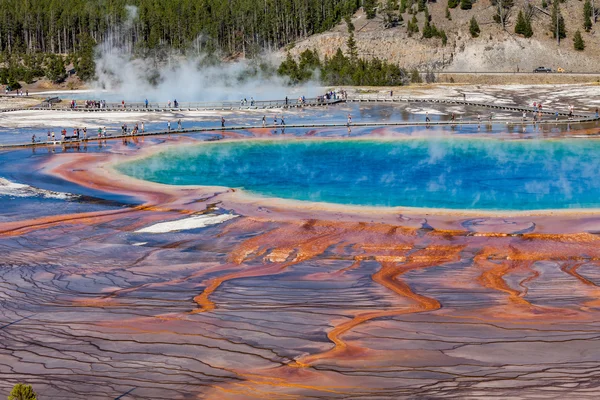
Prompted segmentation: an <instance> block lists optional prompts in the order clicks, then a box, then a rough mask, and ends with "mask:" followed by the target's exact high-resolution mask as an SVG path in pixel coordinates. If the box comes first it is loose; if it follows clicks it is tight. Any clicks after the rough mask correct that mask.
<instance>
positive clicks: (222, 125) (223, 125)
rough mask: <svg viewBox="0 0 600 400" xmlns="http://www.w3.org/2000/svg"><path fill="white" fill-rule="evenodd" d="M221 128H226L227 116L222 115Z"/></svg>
mask: <svg viewBox="0 0 600 400" xmlns="http://www.w3.org/2000/svg"><path fill="white" fill-rule="evenodd" d="M221 128H225V118H224V117H221Z"/></svg>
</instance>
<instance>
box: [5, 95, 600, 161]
mask: <svg viewBox="0 0 600 400" xmlns="http://www.w3.org/2000/svg"><path fill="white" fill-rule="evenodd" d="M403 102H404V103H430V104H449V105H450V104H453V105H463V106H472V107H479V108H483V109H495V110H501V111H511V112H519V113H521V112H524V113H532V112H534V109H533V107H528V106H518V105H507V104H494V103H483V102H472V101H465V100H454V99H429V98H408V97H400V96H395V97H394V96H390V97H387V96H368V95H366V96H356V97H352V98H348V99H331V100H320V99H316V98H313V99H306V102H305V103H303V104H299V103H298V102H297V101H294V102H292V101H289V100H288V102H287V104H286V101H285V100H271V101H256V102H254V104H250V102H248V104H243V105H241V104H240V103H239V102H237V103H236V102H220V103H181V104H179V107H178V108H173V107H171V108H168V104H154V106H152V105H149V107H148V108H145V104H144V103H130V104H125V107H123V106H122V104H117V103H107V105H106V107H105V108H85V107H84V106H80V105H78V106H77V107H76V108H59V107H56V106H53V107H52V108H44V107H32V108H27V109H25V110H45V111H50V110H52V111H73V112H105V111H113V112H114V111H122V112H127V111H130V112H134V111H137V112H168V111H171V112H178V111H179V112H185V111H196V110H198V111H200V110H252V109H268V108H291V107H314V106H327V105H335V104H339V103H403ZM163 106H165V107H166V108H163ZM140 107H141V108H140ZM20 110H23V109H20ZM3 111H4V112H10V111H17V110H3ZM535 111H537V110H535ZM541 113H542V114H545V115H552V116H555V115H558V117H560V118H563V119H547V120H543V121H537V122H534V121H533V120H532V119H528V120H526V121H521V120H520V119H512V120H498V119H494V120H493V123H500V122H501V123H504V122H506V124H511V125H535V124H537V125H558V124H560V125H565V124H573V123H585V122H593V121H599V120H600V119H599V118H598V117H597V116H596V115H595V114H590V113H573V115H572V116H571V119H564V118H566V117H569V114H568V113H567V112H564V111H560V112H556V111H555V110H548V109H546V110H542V111H541ZM490 123H491V122H490V121H488V120H487V118H483V119H477V120H462V119H459V120H456V121H430V122H426V121H420V122H415V121H398V122H364V123H352V124H351V125H350V126H348V124H345V123H314V124H310V123H309V124H292V125H286V126H282V125H267V126H264V127H263V126H262V125H260V126H248V125H240V126H226V127H225V128H222V127H221V126H215V127H203V128H191V129H182V130H175V129H173V130H171V131H153V132H144V133H138V134H136V135H135V136H136V137H141V136H158V135H169V134H190V133H203V132H206V133H210V132H216V133H219V132H221V131H225V130H227V131H240V130H251V129H263V128H264V129H277V130H281V129H282V128H283V129H290V128H342V127H349V128H361V127H383V126H391V127H396V126H463V125H471V126H473V125H476V126H479V125H489V124H490ZM131 137H132V135H131V134H124V135H123V134H117V135H109V136H107V137H96V136H95V135H94V136H92V135H90V136H88V138H87V139H85V140H83V139H75V138H67V140H65V141H64V142H62V141H61V140H55V141H43V140H40V141H36V142H35V143H32V142H29V143H20V144H4V145H3V144H0V149H7V148H19V147H30V146H44V145H66V144H73V143H83V142H94V141H100V140H107V139H120V138H131ZM219 138H220V137H219V136H216V137H215V139H219Z"/></svg>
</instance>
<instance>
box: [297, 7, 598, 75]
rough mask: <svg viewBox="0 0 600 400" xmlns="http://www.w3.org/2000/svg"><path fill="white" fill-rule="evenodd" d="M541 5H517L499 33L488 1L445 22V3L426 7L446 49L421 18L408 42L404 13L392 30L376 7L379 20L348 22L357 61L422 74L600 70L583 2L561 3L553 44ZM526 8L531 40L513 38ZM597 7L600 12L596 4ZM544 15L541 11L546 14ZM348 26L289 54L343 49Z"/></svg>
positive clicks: (362, 18) (360, 18) (419, 16)
mask: <svg viewBox="0 0 600 400" xmlns="http://www.w3.org/2000/svg"><path fill="white" fill-rule="evenodd" d="M542 1H543V0H532V1H529V2H526V0H516V1H515V5H514V7H513V8H512V9H511V14H510V16H509V18H508V22H507V24H506V29H505V30H503V29H502V28H501V26H500V24H498V23H496V22H495V21H494V15H495V14H496V10H497V8H496V7H495V6H494V5H493V4H492V3H491V1H490V0H479V1H477V2H475V3H473V8H472V9H471V10H462V9H461V8H460V7H457V8H454V9H450V15H451V19H450V20H449V19H448V18H447V17H446V6H447V4H448V3H447V0H439V1H438V2H431V3H428V9H429V13H430V14H431V22H432V23H433V24H435V26H436V27H437V28H438V29H443V30H444V31H445V32H446V34H447V37H448V41H447V44H446V46H443V45H442V41H441V39H439V38H430V39H425V38H423V37H422V33H421V32H422V31H423V29H422V28H423V24H424V22H425V15H424V13H423V12H420V13H418V14H417V20H418V26H419V33H415V34H413V35H412V37H409V35H408V32H407V23H408V21H410V20H411V19H412V15H410V14H408V12H406V13H404V14H402V18H403V22H401V23H400V25H398V26H396V27H393V28H386V27H385V26H384V18H383V16H382V14H383V12H382V11H381V9H382V8H383V4H380V5H379V9H378V13H377V16H376V17H375V18H373V19H367V18H366V15H365V13H364V12H363V10H362V9H361V10H359V11H358V12H357V13H356V14H355V15H354V16H353V18H352V21H353V23H354V25H355V27H356V31H355V33H354V35H355V39H356V42H357V47H358V53H359V55H360V56H361V57H366V58H371V57H378V58H381V59H386V60H389V61H392V62H397V63H399V64H400V66H402V67H405V68H408V69H412V68H418V69H420V70H426V69H433V70H436V71H440V70H444V71H458V72H483V71H492V72H514V71H517V69H518V70H519V71H521V72H523V71H526V72H528V71H532V70H533V69H534V68H536V67H539V66H545V67H550V68H553V69H556V68H559V67H561V68H564V69H565V70H566V71H569V72H598V71H600V18H599V19H598V23H597V24H594V25H593V26H592V29H591V31H590V32H585V30H584V29H583V22H584V17H583V5H584V2H583V1H579V0H566V1H565V2H564V3H561V4H560V7H561V13H562V15H563V17H564V20H565V27H566V32H567V37H566V39H563V40H562V41H561V43H560V45H557V43H556V39H554V38H553V36H552V32H551V31H550V25H551V17H550V13H551V11H552V6H551V5H549V6H548V7H547V8H546V9H544V8H543V6H542ZM527 4H531V5H532V6H535V7H537V8H535V12H534V14H533V16H532V19H531V24H532V28H533V32H534V34H533V36H532V37H531V38H524V37H523V36H521V35H517V34H515V33H514V28H515V24H516V20H517V15H518V12H519V10H521V9H525V7H527ZM596 7H600V1H597V4H596ZM544 11H545V12H544ZM473 16H475V18H476V20H477V22H478V24H479V27H480V30H481V33H480V35H479V37H477V38H473V37H471V34H470V32H469V22H470V20H471V18H472V17H473ZM577 30H580V31H581V33H582V35H583V39H584V40H585V44H586V48H585V50H584V51H576V50H575V49H574V46H573V36H574V34H575V32H576V31H577ZM348 35H349V34H348V30H347V28H346V24H344V23H340V24H339V25H338V26H336V27H335V28H334V29H332V30H330V31H328V32H325V33H322V34H318V35H314V36H311V37H309V38H308V39H305V40H302V41H299V42H297V43H295V45H294V46H293V47H292V46H290V48H289V49H288V50H289V51H290V52H291V53H292V55H298V54H300V53H301V52H302V51H304V50H305V49H316V50H317V51H318V52H319V54H320V55H321V57H323V56H325V55H327V56H331V55H333V54H334V53H335V51H336V50H337V48H338V47H340V48H341V49H342V50H344V51H345V50H346V41H347V39H348Z"/></svg>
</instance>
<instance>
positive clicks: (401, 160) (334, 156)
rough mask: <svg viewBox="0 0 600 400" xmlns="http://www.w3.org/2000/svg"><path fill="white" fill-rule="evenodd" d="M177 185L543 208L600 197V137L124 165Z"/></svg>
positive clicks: (279, 152) (362, 201)
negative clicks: (596, 138)
mask: <svg viewBox="0 0 600 400" xmlns="http://www.w3.org/2000/svg"><path fill="white" fill-rule="evenodd" d="M118 169H119V170H120V171H121V172H123V173H125V174H128V175H131V176H134V177H137V178H140V179H144V180H149V181H152V182H159V183H165V184H172V185H207V186H226V187H235V188H242V189H244V190H246V191H248V192H251V193H255V194H260V195H263V196H269V197H279V198H285V199H296V200H308V201H316V202H328V203H339V204H352V205H368V206H406V207H427V208H446V209H481V210H539V209H564V208H591V207H598V206H600V180H599V179H598V176H599V175H600V142H596V141H582V140H537V139H534V140H508V141H501V140H495V139H481V138H414V139H404V140H370V139H361V140H349V139H345V140H342V139H340V140H337V139H336V140H270V141H262V140H256V141H233V142H223V143H218V142H216V143H204V144H201V145H197V146H191V147H180V148H172V149H169V150H166V151H164V152H161V153H158V154H155V155H153V156H151V157H148V158H145V159H141V160H137V161H134V162H129V163H125V164H121V165H119V166H118Z"/></svg>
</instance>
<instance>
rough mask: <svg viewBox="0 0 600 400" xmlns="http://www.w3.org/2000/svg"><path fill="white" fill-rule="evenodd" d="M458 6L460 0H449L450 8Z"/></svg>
mask: <svg viewBox="0 0 600 400" xmlns="http://www.w3.org/2000/svg"><path fill="white" fill-rule="evenodd" d="M456 7H458V0H448V8H456Z"/></svg>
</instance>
